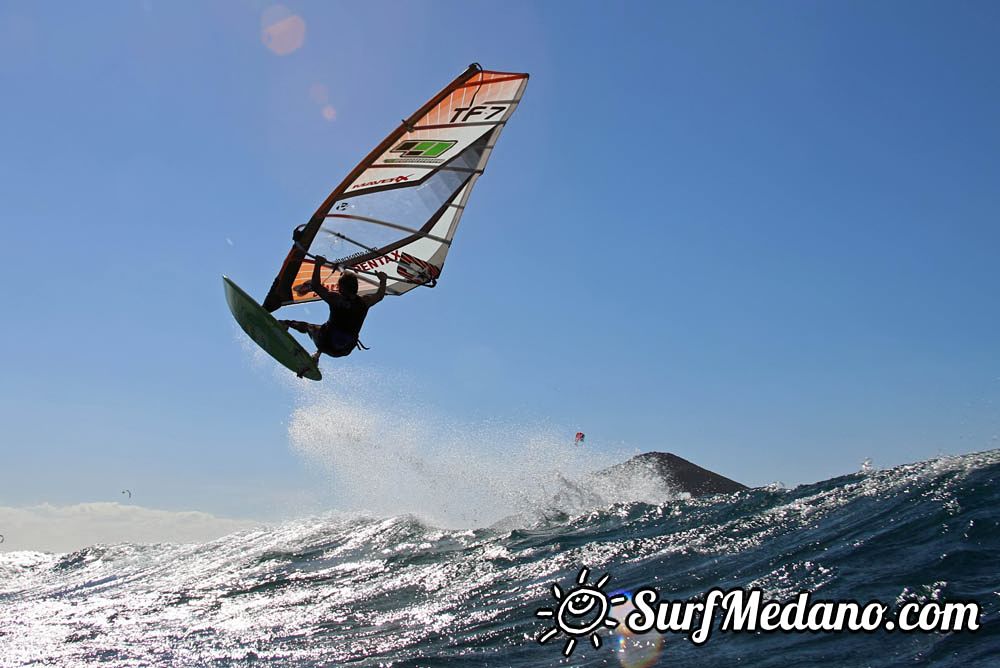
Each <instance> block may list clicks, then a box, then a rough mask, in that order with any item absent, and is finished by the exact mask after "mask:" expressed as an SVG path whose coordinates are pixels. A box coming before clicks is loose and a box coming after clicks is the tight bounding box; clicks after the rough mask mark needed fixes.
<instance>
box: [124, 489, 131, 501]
mask: <svg viewBox="0 0 1000 668" xmlns="http://www.w3.org/2000/svg"><path fill="white" fill-rule="evenodd" d="M122 494H128V498H130V499H131V498H132V490H130V489H123V490H122Z"/></svg>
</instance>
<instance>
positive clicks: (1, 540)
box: [0, 533, 4, 543]
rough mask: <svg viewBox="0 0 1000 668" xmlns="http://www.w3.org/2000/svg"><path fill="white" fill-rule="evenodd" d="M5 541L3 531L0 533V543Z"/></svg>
mask: <svg viewBox="0 0 1000 668" xmlns="http://www.w3.org/2000/svg"><path fill="white" fill-rule="evenodd" d="M3 541H4V537H3V534H2V533H0V543H2V542H3Z"/></svg>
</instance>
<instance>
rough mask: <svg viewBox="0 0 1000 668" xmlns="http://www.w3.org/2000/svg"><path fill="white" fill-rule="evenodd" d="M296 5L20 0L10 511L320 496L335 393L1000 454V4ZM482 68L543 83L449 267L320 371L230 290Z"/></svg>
mask: <svg viewBox="0 0 1000 668" xmlns="http://www.w3.org/2000/svg"><path fill="white" fill-rule="evenodd" d="M285 6H286V7H287V11H286V13H285V14H282V13H281V11H280V10H275V9H273V5H272V4H271V3H267V2H210V3H203V2H160V1H158V0H146V1H144V2H117V3H101V4H100V5H99V6H98V5H94V4H92V3H91V4H81V3H76V4H62V5H60V6H59V7H58V8H56V7H55V6H53V5H51V4H39V3H33V2H19V1H13V2H5V3H4V4H3V5H2V6H0V84H2V90H3V97H2V103H0V119H2V122H0V146H2V147H3V149H2V153H0V202H2V203H3V207H2V210H3V214H2V217H3V224H2V227H0V229H2V244H0V272H2V274H0V278H2V280H3V282H4V285H6V286H7V288H8V289H7V292H6V305H7V309H6V313H7V317H6V323H7V326H6V327H4V328H3V329H2V332H0V348H2V350H3V351H4V352H3V353H2V360H3V373H2V375H0V425H2V426H0V429H2V431H0V439H2V445H3V452H4V458H3V459H4V463H3V467H2V471H0V479H2V484H0V506H11V507H16V506H23V505H30V504H37V503H43V502H48V503H53V504H74V503H80V502H85V501H118V500H120V499H119V498H118V494H119V492H120V490H121V489H122V488H123V487H133V488H141V489H142V497H141V498H142V503H144V504H146V505H149V506H151V507H160V508H167V509H197V510H203V511H206V512H213V513H218V514H223V515H231V516H240V517H256V516H267V515H270V514H274V513H280V512H284V511H287V510H288V509H289V508H290V507H292V506H294V505H295V504H296V503H298V502H299V501H301V499H302V498H303V496H306V495H307V494H306V492H305V491H304V490H309V489H311V488H312V487H311V486H314V485H316V484H318V483H317V482H316V474H315V472H314V471H313V469H314V468H315V460H310V459H304V458H303V457H302V456H301V453H299V452H297V451H296V449H295V448H294V447H292V446H291V445H290V435H289V432H290V428H291V427H294V425H295V417H294V415H295V414H296V412H297V411H299V413H298V414H299V415H300V416H301V412H300V411H302V410H307V409H309V408H310V407H316V406H321V405H322V401H321V400H320V401H319V403H317V401H318V400H317V399H316V397H315V394H312V395H310V394H308V393H309V392H312V393H316V392H321V393H326V394H325V395H324V396H326V397H327V398H328V399H336V398H338V397H344V396H350V397H353V398H355V399H357V400H358V402H362V399H363V400H364V401H370V402H371V403H370V404H369V406H370V410H371V411H372V412H373V413H378V414H379V415H383V416H384V415H393V414H394V413H392V411H395V410H399V406H400V405H403V406H407V407H408V408H407V410H409V411H410V412H411V413H412V415H415V416H416V417H412V415H411V418H412V419H413V420H415V421H417V422H420V420H421V417H420V416H421V415H426V416H428V417H427V421H426V423H421V424H418V425H417V426H415V427H414V429H417V430H420V431H421V432H424V433H425V435H424V436H422V437H421V438H424V439H427V440H426V441H420V442H421V443H422V442H432V441H433V440H434V438H435V437H434V434H433V429H430V427H429V426H428V425H442V424H444V425H450V426H449V429H453V430H457V431H458V432H459V433H464V434H467V435H468V438H466V439H464V440H463V443H464V446H462V447H465V448H467V451H466V452H462V453H461V454H462V456H463V457H464V456H467V457H468V458H470V459H471V458H475V457H476V456H477V448H479V447H480V446H479V444H478V441H477V438H476V435H477V434H482V433H483V432H488V431H489V430H490V429H492V428H493V427H491V426H490V425H497V424H499V425H502V426H499V427H496V429H498V430H500V432H501V433H502V434H509V435H510V436H509V438H510V439H512V441H511V442H510V447H511V450H512V451H516V450H517V448H518V447H521V446H522V445H523V444H521V443H515V442H513V440H514V439H517V438H521V436H519V434H523V433H524V432H525V430H527V431H529V432H532V431H533V430H534V431H536V432H539V433H541V432H544V433H546V434H549V435H550V436H551V437H552V438H556V439H558V438H559V435H560V434H563V433H565V434H566V438H567V439H570V440H571V439H572V435H573V433H574V432H575V431H576V430H582V431H585V432H586V433H587V434H588V445H587V448H590V449H591V450H590V452H591V453H593V455H594V456H595V458H601V457H608V458H610V459H616V458H617V459H621V458H623V457H624V456H626V455H628V454H630V453H632V452H634V451H647V450H666V451H672V452H675V453H677V454H679V455H681V456H684V457H686V458H688V459H691V460H693V461H695V462H696V463H699V464H701V465H703V466H706V467H708V468H710V469H713V470H716V471H719V472H721V473H724V474H726V475H729V476H731V477H733V478H736V479H738V480H741V481H743V482H746V483H748V484H765V483H768V482H771V481H775V480H781V481H784V482H786V483H788V484H793V483H799V482H809V481H814V480H820V479H824V478H827V477H831V476H834V475H839V474H843V473H847V472H851V471H854V470H857V468H858V465H859V464H860V462H861V460H862V459H864V458H865V457H872V458H873V459H874V460H875V463H876V465H881V466H888V465H892V464H898V463H903V462H909V461H915V460H918V459H924V458H927V457H931V456H935V455H937V454H939V453H956V454H957V453H964V452H969V451H975V450H982V449H988V448H991V447H997V445H998V441H997V438H998V436H997V434H998V433H1000V409H998V405H1000V404H998V401H1000V365H998V363H997V360H998V352H1000V315H998V310H997V303H998V300H997V291H998V287H1000V269H998V267H1000V262H998V261H997V249H998V248H1000V224H998V222H1000V216H998V214H1000V191H998V189H997V187H996V184H997V183H1000V162H998V156H1000V124H998V123H997V121H996V119H997V118H1000V82H998V79H997V77H996V74H995V68H996V64H997V63H998V62H1000V39H998V36H1000V34H998V33H1000V28H998V26H1000V8H998V7H997V6H996V5H993V4H991V3H985V2H981V3H967V2H956V3H929V2H905V3H904V2H884V3H875V4H873V3H867V2H856V3H849V2H844V3H814V2H803V3H778V2H772V3H700V2H690V3H680V2H671V3H631V4H627V5H618V4H612V3H588V2H581V3H574V4H573V11H568V10H567V6H566V5H565V4H563V3H554V2H549V3H523V2H508V3H503V4H502V5H496V4H494V3H479V2H420V3H416V2H414V3H385V2H381V3H380V2H369V3H334V2H314V3H309V2H301V3H292V2H289V3H286V5H285ZM275 12H277V14H275ZM286 14H288V15H296V16H298V17H299V18H300V19H301V21H302V25H303V26H304V29H305V33H304V35H305V38H304V42H303V43H302V45H301V47H300V48H297V49H295V50H293V51H292V52H291V53H288V54H286V55H278V54H277V53H275V52H274V51H273V50H272V49H269V48H268V45H267V44H265V42H264V41H263V40H262V21H263V22H264V23H266V22H267V21H269V20H273V17H274V16H285V15H286ZM473 61H477V62H480V63H482V64H483V65H484V66H485V67H487V68H490V69H497V70H507V71H525V72H529V73H530V74H531V80H530V82H529V85H528V89H527V92H526V94H525V97H524V100H523V103H522V105H521V107H520V108H519V110H518V111H517V113H516V114H515V116H514V117H513V119H512V122H511V123H510V124H509V126H508V127H507V129H506V131H505V133H504V135H503V137H502V138H501V141H500V143H499V145H498V149H497V151H496V152H495V154H494V157H493V159H492V161H491V162H490V165H489V167H488V169H487V173H486V174H485V175H484V177H483V178H482V179H481V180H480V182H479V185H478V186H477V190H476V192H475V193H474V194H473V197H472V199H471V200H470V206H469V209H468V211H467V214H466V217H465V218H464V220H463V224H462V227H461V228H460V229H459V232H458V235H457V237H456V243H455V246H454V248H453V252H452V253H451V255H450V256H449V259H448V265H447V267H446V269H445V272H444V276H443V278H442V281H441V283H440V285H439V287H438V288H436V289H434V290H421V291H416V292H415V293H412V294H410V295H406V296H404V297H401V298H399V299H391V300H387V301H386V302H385V303H384V304H383V305H380V306H379V307H378V308H377V309H376V310H375V311H373V312H372V314H371V316H370V317H369V319H368V323H367V325H366V330H365V332H364V340H365V342H366V343H367V344H368V345H369V346H371V348H372V350H371V351H370V352H367V353H363V354H357V355H354V356H352V357H351V358H350V359H349V360H348V361H347V362H346V363H343V364H341V363H339V362H327V363H326V367H325V373H326V375H327V378H328V379H327V380H326V381H325V382H324V385H323V387H322V388H309V389H308V390H303V389H301V388H300V387H299V385H298V384H297V383H296V382H293V381H294V379H288V378H286V377H284V376H285V375H286V374H284V372H281V371H274V370H272V365H270V363H269V362H263V361H261V360H259V359H255V357H254V355H253V353H252V351H251V350H250V348H249V347H247V346H245V345H242V344H241V343H240V340H241V338H240V337H241V336H242V335H241V334H240V333H239V332H238V330H236V329H235V326H234V324H233V323H232V320H231V318H230V316H229V314H228V311H227V309H226V307H225V302H224V299H223V295H222V289H221V281H220V276H221V275H222V274H227V275H230V276H232V277H233V278H234V279H235V280H236V281H237V282H239V283H240V284H241V285H242V286H243V287H244V288H245V289H247V290H248V291H249V292H251V293H252V294H254V295H256V296H258V297H259V298H262V297H263V294H264V293H265V292H266V289H267V287H268V286H269V285H270V282H271V280H272V279H273V277H274V275H275V273H276V272H277V269H278V268H279V266H280V263H281V261H282V259H283V257H284V255H285V253H286V252H287V249H288V246H289V240H290V232H291V230H292V228H293V227H295V226H296V225H298V224H300V223H302V222H305V220H306V219H307V218H308V217H309V215H310V214H311V213H312V211H313V210H314V209H315V208H316V206H317V205H318V204H319V203H320V202H321V201H322V200H323V199H324V198H325V197H326V196H327V194H328V193H329V191H330V190H331V189H332V188H333V187H334V186H335V185H336V184H337V183H338V182H339V181H340V180H341V178H342V177H343V175H344V174H345V173H346V172H347V171H348V170H350V169H351V168H352V167H353V166H354V164H356V162H357V161H358V160H359V159H360V158H361V157H363V156H364V155H365V154H366V153H367V152H368V150H370V148H371V147H372V146H373V145H374V144H375V143H377V142H378V141H379V140H381V139H382V137H384V136H385V135H386V134H387V133H388V132H389V131H391V130H392V129H393V128H394V127H395V126H396V124H397V123H398V122H399V119H400V118H403V117H405V116H407V115H408V114H410V113H411V112H412V111H413V110H414V109H416V108H417V107H418V106H419V105H420V104H422V103H423V102H424V101H425V100H426V99H427V98H428V97H429V96H430V95H431V94H433V93H434V92H436V91H437V90H438V89H440V88H441V86H443V85H444V84H445V83H447V82H448V81H450V80H451V79H452V78H453V77H454V76H455V75H456V74H458V73H459V72H461V71H462V70H463V69H464V68H465V67H466V65H468V64H469V63H470V62H473ZM318 86H321V87H322V88H318ZM317 91H319V93H317ZM324 104H328V105H330V106H332V107H333V108H334V110H335V114H334V118H333V119H332V120H330V119H328V118H326V117H324V115H323V113H322V111H323V109H322V107H323V105H324ZM299 315H300V316H302V317H303V318H305V319H308V318H310V317H311V318H312V319H314V320H321V319H322V318H323V317H324V316H323V315H322V314H321V313H320V311H319V309H317V308H315V307H314V308H313V309H312V310H311V311H310V313H308V314H307V313H303V312H302V311H301V310H300V311H299ZM304 382H305V381H303V383H304ZM358 405H364V404H363V403H358ZM315 410H321V409H320V408H315ZM387 411H388V413H387ZM411 418H408V419H411ZM290 425H291V427H290ZM428 431H430V432H431V433H430V434H429V435H427V434H426V432H428ZM504 438H507V437H506V436H504ZM488 440H491V442H493V443H494V445H496V443H495V441H496V435H495V434H494V435H491V436H489V438H488ZM502 440H503V439H501V441H502ZM411 445H412V444H411ZM456 447H459V446H456ZM491 447H492V446H491ZM419 451H420V448H419V447H416V448H415V452H416V453H417V455H419ZM334 473H335V472H334ZM320 477H322V476H320ZM289 499H294V500H295V501H294V502H290V501H289Z"/></svg>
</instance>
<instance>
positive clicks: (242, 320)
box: [222, 276, 323, 380]
mask: <svg viewBox="0 0 1000 668" xmlns="http://www.w3.org/2000/svg"><path fill="white" fill-rule="evenodd" d="M222 282H223V284H224V285H225V288H226V303H228V304H229V310H230V311H232V313H233V317H234V318H236V322H238V323H239V324H240V327H242V328H243V331H244V332H246V333H247V335H248V336H249V337H250V338H251V339H253V342H254V343H256V344H257V345H258V346H260V347H261V348H262V349H263V350H264V352H266V353H267V354H268V355H270V356H271V357H273V358H274V359H276V360H278V361H279V362H281V363H282V364H283V365H285V367H287V368H288V369H291V370H292V371H294V372H295V373H296V374H301V375H302V376H303V377H305V378H308V379H309V380H322V379H323V374H321V373H320V372H319V367H318V366H316V362H314V361H313V359H312V357H310V355H309V353H307V352H306V349H305V348H303V347H302V346H301V345H299V342H298V341H296V340H295V339H294V338H292V335H291V334H289V333H288V330H286V329H285V328H284V327H282V326H281V324H280V323H279V322H278V321H277V320H275V318H274V316H273V315H271V314H270V313H268V312H267V310H266V309H264V307H263V306H261V305H260V304H258V303H257V302H255V301H254V299H253V297H251V296H250V295H248V294H247V293H245V292H243V290H242V289H241V288H240V286H238V285H236V284H235V283H233V282H232V281H231V280H229V278H228V277H226V276H223V277H222Z"/></svg>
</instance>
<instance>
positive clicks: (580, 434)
mask: <svg viewBox="0 0 1000 668" xmlns="http://www.w3.org/2000/svg"><path fill="white" fill-rule="evenodd" d="M585 438H587V435H586V434H584V433H583V432H582V431H578V432H576V440H574V441H573V443H575V444H576V445H583V441H584V439H585Z"/></svg>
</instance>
